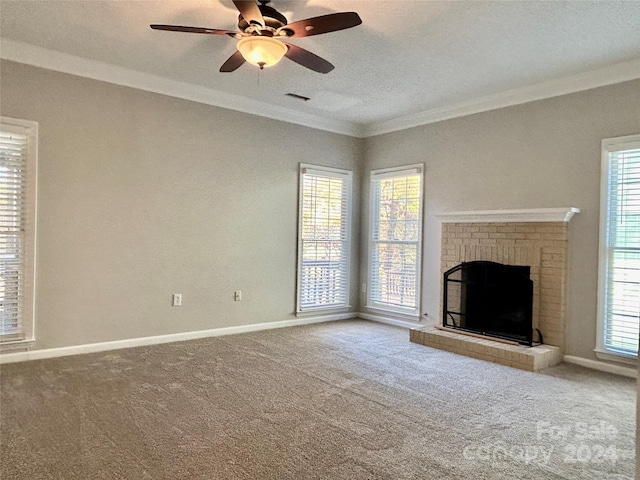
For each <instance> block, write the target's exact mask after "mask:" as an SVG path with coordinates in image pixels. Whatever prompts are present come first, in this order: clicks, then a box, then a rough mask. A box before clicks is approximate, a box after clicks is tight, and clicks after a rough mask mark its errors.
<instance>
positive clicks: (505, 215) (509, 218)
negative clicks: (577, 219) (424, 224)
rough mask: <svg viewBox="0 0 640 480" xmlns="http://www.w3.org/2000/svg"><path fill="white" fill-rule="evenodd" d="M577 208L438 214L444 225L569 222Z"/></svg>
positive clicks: (577, 210) (578, 210)
mask: <svg viewBox="0 0 640 480" xmlns="http://www.w3.org/2000/svg"><path fill="white" fill-rule="evenodd" d="M576 213H580V209H579V208H576V207H559V208H530V209H521V210H475V211H467V212H449V213H441V214H436V217H437V218H439V219H440V221H441V222H442V223H513V222H518V223H519V222H568V221H569V220H571V218H572V217H573V216H574V215H575V214H576Z"/></svg>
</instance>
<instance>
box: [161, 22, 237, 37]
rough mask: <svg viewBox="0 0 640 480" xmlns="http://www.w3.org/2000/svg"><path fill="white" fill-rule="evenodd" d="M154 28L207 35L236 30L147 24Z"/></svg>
mask: <svg viewBox="0 0 640 480" xmlns="http://www.w3.org/2000/svg"><path fill="white" fill-rule="evenodd" d="M149 26H150V27H151V28H153V29H154V30H168V31H170V32H187V33H207V34H209V35H230V36H235V35H236V34H237V33H238V32H234V31H233V30H218V29H217V28H202V27H183V26H180V25H149Z"/></svg>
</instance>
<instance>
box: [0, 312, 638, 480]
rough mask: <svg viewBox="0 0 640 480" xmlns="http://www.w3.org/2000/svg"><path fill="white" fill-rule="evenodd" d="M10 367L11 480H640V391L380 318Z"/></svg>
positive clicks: (6, 369) (7, 466)
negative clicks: (488, 356) (467, 352)
mask: <svg viewBox="0 0 640 480" xmlns="http://www.w3.org/2000/svg"><path fill="white" fill-rule="evenodd" d="M0 373H1V383H2V390H1V393H2V397H1V399H0V401H1V403H0V405H1V412H0V413H1V422H2V423H1V431H0V441H1V444H0V455H1V456H0V460H1V462H2V463H1V466H0V478H2V480H9V479H29V480H35V479H65V480H66V479H154V480H159V479H218V478H220V479H227V478H229V479H233V478H257V479H307V478H308V479H313V478H329V479H334V478H335V479H401V478H415V479H429V480H430V479H473V480H480V479H510V480H511V479H539V480H545V479H549V480H560V479H563V480H579V479H589V480H594V479H596V480H597V479H602V480H619V479H631V478H632V477H633V471H634V459H633V448H634V441H635V435H634V430H635V396H636V395H635V381H633V380H631V379H626V378H621V377H616V376H612V375H607V374H600V373H597V372H592V371H589V370H585V369H582V368H579V367H575V366H569V365H562V366H559V367H555V368H552V369H548V370H546V371H545V372H544V373H542V374H535V373H529V372H524V371H520V370H515V369H511V368H508V367H503V366H500V365H495V364H491V363H486V362H483V361H480V360H474V359H470V358H466V357H462V356H459V355H455V354H452V353H447V352H442V351H439V350H434V349H431V348H429V347H424V346H421V345H415V344H412V343H410V342H409V341H408V332H407V331H406V330H402V329H399V328H394V327H389V326H386V325H379V324H374V323H370V322H365V321H344V322H334V323H329V324H320V325H312V326H307V327H296V328H289V329H280V330H271V331H266V332H255V333H249V334H243V335H234V336H227V337H218V338H211V339H203V340H196V341H190V342H181V343H173V344H166V345H156V346H151V347H141V348H133V349H127V350H119V351H112V352H106V353H98V354H90V355H83V356H76V357H66V358H59V359H51V360H43V361H35V362H27V363H21V364H10V365H5V366H2V367H1V370H0ZM540 422H543V423H540ZM541 449H543V450H541ZM614 454H615V455H614ZM543 455H544V456H543Z"/></svg>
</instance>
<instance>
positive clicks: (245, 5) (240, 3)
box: [233, 0, 264, 27]
mask: <svg viewBox="0 0 640 480" xmlns="http://www.w3.org/2000/svg"><path fill="white" fill-rule="evenodd" d="M233 4H234V5H235V6H236V8H237V9H238V11H239V12H240V15H242V18H244V19H245V20H246V21H247V23H259V24H260V25H262V26H263V27H264V18H262V13H261V12H260V8H259V7H258V4H257V3H256V2H255V1H254V0H233Z"/></svg>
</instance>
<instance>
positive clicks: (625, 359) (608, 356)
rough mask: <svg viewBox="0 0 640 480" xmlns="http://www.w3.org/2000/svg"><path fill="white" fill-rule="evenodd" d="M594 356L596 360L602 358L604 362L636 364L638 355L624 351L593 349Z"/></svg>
mask: <svg viewBox="0 0 640 480" xmlns="http://www.w3.org/2000/svg"><path fill="white" fill-rule="evenodd" d="M594 352H595V353H596V357H598V360H604V361H606V362H616V363H623V364H625V365H634V366H637V365H638V357H637V356H636V355H628V354H624V353H614V352H608V351H606V350H600V349H597V348H596V349H595V350H594Z"/></svg>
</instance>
